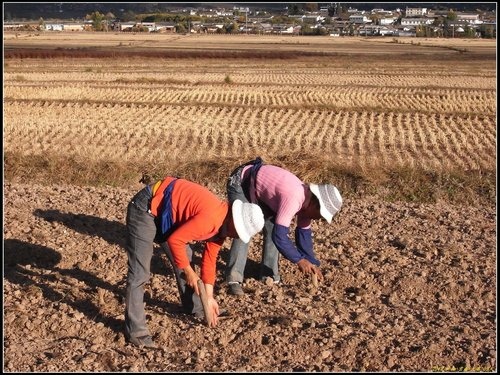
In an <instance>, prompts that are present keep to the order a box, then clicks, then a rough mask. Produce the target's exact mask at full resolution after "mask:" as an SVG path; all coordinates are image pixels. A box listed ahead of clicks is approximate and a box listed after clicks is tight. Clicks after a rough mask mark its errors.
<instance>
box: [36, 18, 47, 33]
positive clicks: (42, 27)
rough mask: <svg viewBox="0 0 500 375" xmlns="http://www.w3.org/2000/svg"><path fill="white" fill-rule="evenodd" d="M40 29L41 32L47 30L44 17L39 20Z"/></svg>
mask: <svg viewBox="0 0 500 375" xmlns="http://www.w3.org/2000/svg"><path fill="white" fill-rule="evenodd" d="M38 27H39V28H40V30H42V31H43V30H45V21H44V20H43V18H42V17H40V19H39V20H38Z"/></svg>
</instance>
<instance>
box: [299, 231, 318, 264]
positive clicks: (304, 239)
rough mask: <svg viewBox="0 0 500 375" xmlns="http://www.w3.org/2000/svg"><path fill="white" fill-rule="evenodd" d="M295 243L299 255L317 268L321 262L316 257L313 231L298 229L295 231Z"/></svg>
mask: <svg viewBox="0 0 500 375" xmlns="http://www.w3.org/2000/svg"><path fill="white" fill-rule="evenodd" d="M295 242H296V243H297V249H298V250H299V253H300V254H302V255H303V256H304V258H306V259H307V260H308V261H309V262H311V263H312V264H314V265H315V266H319V265H320V261H319V260H317V259H316V258H315V257H314V250H313V240H312V230H311V229H304V228H299V227H297V228H296V229H295Z"/></svg>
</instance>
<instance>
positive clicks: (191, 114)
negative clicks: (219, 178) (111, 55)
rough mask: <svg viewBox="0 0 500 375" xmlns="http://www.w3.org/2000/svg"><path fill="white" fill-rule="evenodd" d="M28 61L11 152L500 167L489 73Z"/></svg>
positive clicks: (11, 89)
mask: <svg viewBox="0 0 500 375" xmlns="http://www.w3.org/2000/svg"><path fill="white" fill-rule="evenodd" d="M27 61H28V62H27V63H26V65H25V63H24V61H22V60H11V61H9V63H8V65H7V67H6V69H5V70H6V71H5V75H4V151H20V152H22V153H24V154H38V153H45V152H55V153H62V154H79V155H86V156H88V157H90V158H95V159H101V158H105V159H120V160H123V159H126V160H149V161H151V162H153V161H154V160H157V159H158V158H170V160H172V162H182V161H189V160H193V159H197V160H202V159H203V158H205V157H207V156H217V155H221V156H223V157H246V156H250V155H255V154H263V155H269V154H278V155H279V154H281V153H283V152H287V153H290V152H291V153H297V154H298V155H301V153H306V152H307V153H309V152H311V153H322V154H324V155H327V156H328V157H330V158H331V159H332V161H335V162H340V163H346V164H356V165H360V166H363V167H367V168H370V167H376V166H380V165H386V166H398V165H413V166H417V165H418V166H421V167H424V168H427V169H443V168H446V169H449V168H458V169H465V170H469V169H487V170H491V169H492V168H494V166H495V160H496V92H495V85H496V83H495V74H494V71H489V70H487V69H484V68H479V69H477V71H475V70H473V69H471V68H470V67H468V66H457V67H453V66H445V65H444V64H443V65H442V66H440V65H430V68H429V70H427V71H425V72H424V71H423V67H422V66H420V65H416V66H415V70H414V72H415V73H416V74H413V73H412V71H411V70H409V71H406V73H403V72H402V71H401V70H400V68H398V66H397V64H394V65H392V68H393V69H391V65H390V66H388V67H380V66H377V67H374V66H371V65H370V64H367V65H366V70H361V69H360V67H359V65H358V66H357V67H356V69H355V70H354V71H351V70H350V69H349V67H346V68H345V69H341V68H339V67H338V66H332V67H331V68H328V63H326V62H325V61H318V62H317V63H316V64H317V66H316V65H315V63H314V62H312V63H311V65H312V66H311V67H310V68H307V67H305V66H304V63H303V62H296V63H294V62H293V61H291V62H290V61H287V62H286V65H283V64H284V63H283V62H279V63H274V64H272V63H269V62H268V63H265V64H262V65H261V66H256V65H255V64H254V63H249V62H246V61H239V62H235V61H232V62H231V64H230V66H229V67H228V68H227V70H226V71H223V70H222V68H221V64H222V63H223V62H221V61H212V60H210V61H205V62H204V63H203V64H202V63H200V62H198V63H196V64H193V65H192V66H187V65H183V64H179V62H176V61H174V60H172V61H168V60H166V61H165V60H155V61H152V62H151V72H148V71H147V66H144V62H141V63H140V64H139V63H137V64H138V69H137V71H135V70H134V64H136V63H135V62H134V60H131V61H127V60H125V61H124V62H123V63H122V64H121V63H120V62H116V63H115V64H114V65H112V64H109V65H104V64H102V65H99V66H100V67H99V68H95V67H92V68H88V69H86V68H85V65H82V61H80V60H60V61H56V62H54V61H52V62H51V61H50V60H49V61H46V60H39V61H38V62H36V63H35V62H33V61H29V60H27ZM52 63H56V64H57V66H58V67H59V68H60V69H59V71H58V72H54V71H53V70H52V69H51V66H52ZM95 65H96V64H95V63H94V66H95ZM125 67H126V68H127V69H124V68H125ZM78 70H80V71H78ZM86 70H87V71H86ZM95 70H98V71H95ZM226 77H229V78H230V83H227V82H225V78H226Z"/></svg>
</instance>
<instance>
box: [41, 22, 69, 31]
mask: <svg viewBox="0 0 500 375" xmlns="http://www.w3.org/2000/svg"><path fill="white" fill-rule="evenodd" d="M45 30H49V31H63V30H64V25H63V24H62V23H46V24H45Z"/></svg>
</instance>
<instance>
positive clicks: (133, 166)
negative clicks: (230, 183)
mask: <svg viewBox="0 0 500 375" xmlns="http://www.w3.org/2000/svg"><path fill="white" fill-rule="evenodd" d="M263 158H264V161H265V162H267V163H269V164H275V165H279V166H282V167H284V168H287V169H289V170H290V171H292V172H294V173H295V174H296V175H297V176H299V177H300V178H301V179H302V180H303V181H304V182H316V183H332V184H334V185H336V186H337V187H338V188H339V190H340V191H341V192H342V194H343V196H344V197H349V198H358V197H363V196H376V197H379V198H380V199H383V200H385V201H405V202H420V203H433V202H437V201H446V202H449V203H453V204H472V205H475V204H486V205H490V204H493V205H495V204H496V170H492V171H480V170H475V171H428V170H423V169H421V168H419V167H412V166H405V167H383V166H381V167H378V168H370V169H367V168H363V167H361V166H351V167H349V166H345V165H341V164H337V163H335V162H332V161H329V160H327V159H325V158H324V157H322V156H321V155H299V156H297V155H286V154H284V155H277V156H274V157H268V156H263ZM249 159H250V158H243V159H241V160H237V159H236V158H212V159H210V158H207V159H206V160H193V161H184V162H170V161H164V162H160V163H157V164H155V165H149V164H148V165H146V164H141V163H137V162H134V161H123V162H119V161H109V160H97V161H92V160H88V159H85V158H83V157H76V156H61V155H53V154H43V155H22V154H20V153H15V152H6V153H5V154H4V180H5V181H7V182H9V181H10V182H23V181H29V182H30V183H38V184H42V185H50V184H70V185H77V186H112V187H127V186H130V185H131V184H135V183H137V182H139V180H140V179H141V177H143V176H146V178H147V179H151V180H155V179H160V178H162V177H163V176H165V175H169V174H170V175H175V176H178V177H182V178H186V179H189V180H192V181H195V182H198V183H200V184H202V185H204V186H208V187H215V188H216V189H220V190H221V191H223V189H224V186H225V182H226V179H227V176H228V175H229V174H230V173H231V171H232V170H233V169H234V168H235V167H236V166H238V165H239V164H240V163H242V162H244V161H246V160H249Z"/></svg>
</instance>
